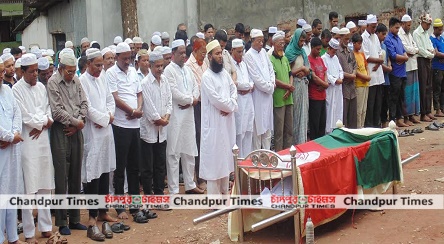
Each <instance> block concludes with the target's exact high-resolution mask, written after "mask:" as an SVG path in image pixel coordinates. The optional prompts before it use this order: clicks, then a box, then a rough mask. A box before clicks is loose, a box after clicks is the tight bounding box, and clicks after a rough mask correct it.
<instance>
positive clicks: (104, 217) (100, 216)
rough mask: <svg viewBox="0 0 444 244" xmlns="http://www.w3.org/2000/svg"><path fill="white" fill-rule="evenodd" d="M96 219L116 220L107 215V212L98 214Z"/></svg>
mask: <svg viewBox="0 0 444 244" xmlns="http://www.w3.org/2000/svg"><path fill="white" fill-rule="evenodd" d="M119 218H120V216H119ZM127 218H128V217H127ZM97 220H99V221H106V222H117V219H115V218H113V217H111V216H109V215H108V214H107V213H105V214H99V217H97Z"/></svg>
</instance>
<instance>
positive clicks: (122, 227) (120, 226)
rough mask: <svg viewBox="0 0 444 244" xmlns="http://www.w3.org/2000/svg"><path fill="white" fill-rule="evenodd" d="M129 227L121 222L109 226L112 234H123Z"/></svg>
mask: <svg viewBox="0 0 444 244" xmlns="http://www.w3.org/2000/svg"><path fill="white" fill-rule="evenodd" d="M130 228H131V227H130V226H129V225H125V224H124V223H123V222H119V223H115V224H113V225H111V230H112V231H113V232H114V233H117V234H119V233H123V232H124V231H128V230H129V229H130Z"/></svg>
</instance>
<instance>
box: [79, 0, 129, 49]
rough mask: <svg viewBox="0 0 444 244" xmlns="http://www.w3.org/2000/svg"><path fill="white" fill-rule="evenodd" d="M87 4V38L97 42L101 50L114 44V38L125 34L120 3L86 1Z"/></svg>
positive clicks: (97, 0)
mask: <svg viewBox="0 0 444 244" xmlns="http://www.w3.org/2000/svg"><path fill="white" fill-rule="evenodd" d="M85 3H86V31H87V35H85V36H87V37H88V39H89V40H90V41H97V42H98V43H99V44H100V45H101V48H104V47H106V46H109V45H111V44H113V41H114V37H115V36H122V33H123V30H122V15H121V8H120V1H118V0H113V1H110V0H86V2H85ZM80 38H82V37H80ZM79 41H80V40H79ZM79 44H80V43H79Z"/></svg>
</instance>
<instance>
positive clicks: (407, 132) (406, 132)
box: [398, 128, 424, 137]
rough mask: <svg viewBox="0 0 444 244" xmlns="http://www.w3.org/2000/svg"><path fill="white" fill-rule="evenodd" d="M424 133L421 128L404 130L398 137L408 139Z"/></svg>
mask: <svg viewBox="0 0 444 244" xmlns="http://www.w3.org/2000/svg"><path fill="white" fill-rule="evenodd" d="M423 132H424V131H423V130H422V129H421V128H415V129H412V130H407V129H406V130H402V131H399V133H398V137H406V136H414V135H415V134H419V133H423Z"/></svg>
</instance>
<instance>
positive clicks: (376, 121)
mask: <svg viewBox="0 0 444 244" xmlns="http://www.w3.org/2000/svg"><path fill="white" fill-rule="evenodd" d="M377 22H378V20H377V18H376V16H375V15H373V14H369V15H367V29H366V30H365V32H364V33H363V34H362V50H363V52H364V55H365V58H366V59H367V63H368V68H369V72H370V77H371V80H370V83H369V89H368V99H367V113H366V116H365V123H364V126H365V127H375V128H379V127H380V120H381V107H382V94H383V90H382V86H381V85H382V84H384V73H383V72H382V66H381V65H382V64H383V63H384V60H383V59H382V56H380V55H381V53H382V50H381V43H380V42H379V39H378V36H377V35H376V34H375V32H376V25H377ZM335 122H336V121H335Z"/></svg>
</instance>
